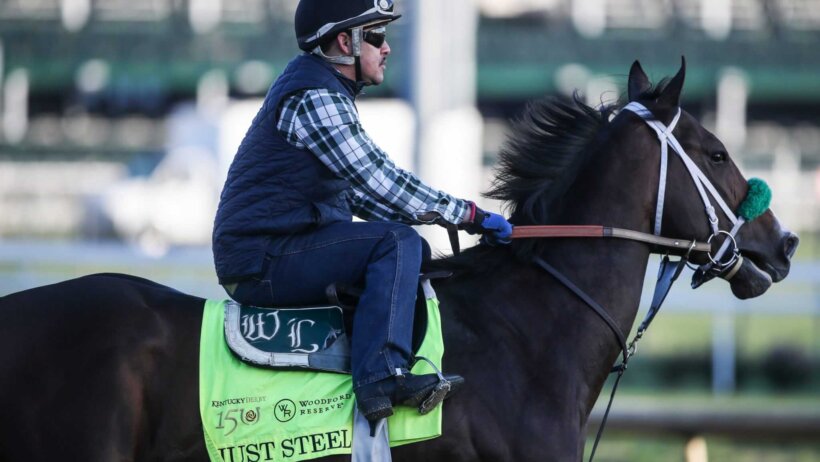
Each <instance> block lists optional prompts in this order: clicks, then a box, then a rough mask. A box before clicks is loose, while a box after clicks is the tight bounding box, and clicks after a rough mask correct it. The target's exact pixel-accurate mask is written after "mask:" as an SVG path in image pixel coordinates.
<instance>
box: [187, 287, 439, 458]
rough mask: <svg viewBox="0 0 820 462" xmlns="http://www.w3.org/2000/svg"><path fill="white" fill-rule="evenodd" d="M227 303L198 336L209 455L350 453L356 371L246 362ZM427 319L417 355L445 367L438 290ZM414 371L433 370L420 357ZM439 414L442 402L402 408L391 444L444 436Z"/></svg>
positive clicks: (213, 305)
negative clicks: (229, 330)
mask: <svg viewBox="0 0 820 462" xmlns="http://www.w3.org/2000/svg"><path fill="white" fill-rule="evenodd" d="M428 284H429V282H428ZM430 292H432V291H430ZM224 304H225V302H224V301H215V300H208V301H207V302H206V303H205V310H204V313H203V318H202V334H201V339H200V355H199V383H200V385H199V388H200V393H199V408H200V415H201V417H202V426H203V429H204V433H205V443H206V446H207V448H208V453H209V455H210V457H211V460H212V461H220V462H239V461H242V462H257V461H258V462H263V461H286V460H287V461H300V460H309V459H314V458H317V457H324V456H329V455H333V454H350V453H351V446H352V441H353V410H354V407H355V396H354V394H353V384H352V380H351V377H350V376H349V375H345V374H336V373H327V372H313V371H305V372H302V371H275V370H271V369H263V368H259V367H254V366H251V365H249V364H246V363H244V362H242V361H241V360H239V359H238V358H237V357H236V356H235V355H233V354H232V353H231V351H230V350H229V349H228V346H227V345H226V343H225V338H224V329H223V324H224V317H225V306H224ZM427 317H428V322H427V332H426V335H425V338H424V341H423V342H422V344H421V347H420V348H419V351H418V355H419V356H424V357H426V358H428V359H430V360H431V361H433V362H434V363H435V364H436V366H437V367H439V368H440V367H441V358H442V355H443V353H444V342H443V340H442V336H441V318H440V315H439V311H438V301H437V300H436V298H435V296H431V297H430V298H428V299H427ZM412 372H413V373H414V374H429V373H433V372H434V371H433V369H432V368H431V367H430V366H429V365H428V364H427V363H426V362H425V361H418V362H417V363H416V364H415V366H414V367H413V370H412ZM441 418H442V406H438V407H437V408H436V409H434V410H433V411H432V412H430V413H429V414H426V415H420V414H419V413H418V411H417V410H416V409H410V408H406V407H397V408H396V409H395V414H394V415H393V416H391V417H390V418H389V419H388V432H389V435H390V445H391V446H399V445H403V444H409V443H413V442H417V441H423V440H426V439H431V438H435V437H437V436H440V435H441Z"/></svg>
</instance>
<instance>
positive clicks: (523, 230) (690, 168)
mask: <svg viewBox="0 0 820 462" xmlns="http://www.w3.org/2000/svg"><path fill="white" fill-rule="evenodd" d="M623 110H627V111H630V112H633V113H634V114H636V115H637V116H638V117H640V118H641V119H642V120H643V121H644V122H646V124H647V125H649V127H650V128H652V130H653V131H654V132H655V134H656V135H657V136H658V141H659V142H660V148H661V149H660V151H661V152H660V156H661V159H660V160H661V162H660V175H659V180H658V202H657V204H656V205H655V222H654V224H653V225H654V226H653V233H652V234H648V233H644V232H640V231H634V230H626V229H620V228H612V227H605V226H597V225H593V226H589V225H586V226H566V225H560V226H555V225H549V226H515V227H514V228H513V232H512V238H513V239H526V238H555V237H571V238H619V239H628V240H633V241H638V242H642V243H645V244H648V245H650V246H652V247H653V249H652V251H653V252H655V253H658V252H656V250H657V249H659V248H664V249H666V252H661V253H665V255H664V256H663V258H662V259H661V263H660V268H659V270H658V279H657V282H656V285H655V292H654V294H653V296H652V302H651V304H650V306H649V309H648V311H647V313H646V316H645V317H644V319H643V321H642V322H641V324H640V326H639V327H638V330H637V332H636V333H635V337H634V338H633V339H632V341H631V342H629V344H627V342H626V337H625V336H624V334H623V332H622V331H621V329H620V327H618V325H617V324H616V323H615V321H614V320H613V319H612V317H611V316H610V315H609V314H608V312H607V311H606V310H605V309H604V308H603V307H602V306H601V305H600V304H599V303H598V302H596V301H595V300H594V299H592V298H591V297H590V296H589V295H587V294H586V292H584V291H583V290H582V289H580V288H579V287H578V286H577V285H575V284H574V283H573V282H572V281H571V280H569V278H567V277H566V276H564V275H563V274H562V273H561V272H560V271H558V270H557V269H555V268H554V267H553V266H552V265H550V264H549V263H547V262H546V261H544V259H543V258H541V257H540V256H534V257H533V259H532V260H533V263H534V264H535V265H537V266H539V267H540V268H541V269H543V270H544V271H546V272H547V273H549V274H550V275H552V277H554V278H555V279H557V280H558V281H559V282H561V283H562V284H563V285H564V286H565V287H567V288H568V289H569V290H570V291H571V292H573V293H574V294H575V295H576V296H577V297H578V298H579V299H581V300H582V301H583V302H584V303H585V304H586V305H587V306H589V307H590V308H591V309H592V310H593V311H594V312H595V314H596V315H598V317H600V318H601V319H602V320H603V321H604V322H605V323H606V324H607V326H609V328H610V330H611V331H612V332H613V333H614V334H615V337H616V339H617V341H618V344H619V345H620V353H621V354H622V359H621V363H620V364H618V365H616V366H614V367H613V368H612V370H611V372H613V373H617V374H618V375H617V377H616V380H615V384H614V386H613V387H612V392H611V394H610V397H609V404H608V405H607V407H606V411H605V412H604V416H603V419H602V420H601V424H600V426H599V427H598V434H597V435H596V437H595V444H594V445H593V447H592V452H591V454H590V457H589V460H590V461H592V459H593V457H595V451H596V449H597V448H598V443H599V441H600V439H601V435H602V434H603V430H604V427H605V425H606V421H607V417H608V416H609V411H610V409H611V407H612V402H613V400H614V398H615V392H616V391H617V389H618V384H619V383H620V380H621V377H622V376H623V374H624V372H625V371H626V368H627V364H628V362H629V359H630V358H631V357H632V356H634V355H635V353H636V352H637V349H638V342H639V341H640V340H641V338H642V337H643V335H644V333H645V332H646V330H647V329H648V328H649V325H650V324H651V322H652V320H653V319H654V318H655V316H656V315H657V313H658V311H659V310H660V307H661V305H662V304H663V302H664V300H665V299H666V296H667V294H668V293H669V290H670V289H671V288H672V284H673V283H674V282H675V281H676V280H677V278H678V276H680V273H681V271H682V270H683V268H684V266H687V265H689V256H690V255H691V253H692V252H703V253H705V254H706V255H707V257H708V260H709V261H708V262H707V263H705V264H703V265H701V266H699V267H695V274H694V275H693V277H692V287H693V288H697V287H698V286H700V285H701V284H703V283H704V282H706V281H708V280H710V279H712V278H714V277H717V276H719V277H721V278H723V279H726V280H729V279H731V278H732V277H733V276H734V275H735V274H736V273H737V271H738V270H739V268H740V267H741V266H742V264H743V257H742V256H741V255H740V250H739V248H738V246H737V242H736V240H735V237H736V236H737V233H738V231H739V230H740V228H741V226H743V224H744V223H746V221H747V220H748V221H751V220H753V219H754V218H755V216H757V215H754V213H757V214H758V215H759V213H762V211H763V210H765V209H766V208H768V202H766V205H765V206H764V207H762V210H759V211H758V212H754V213H751V214H749V217H748V218H744V216H743V212H741V213H739V215H740V216H736V215H735V213H734V212H733V211H732V209H731V208H729V206H728V205H727V204H726V202H725V201H724V200H723V198H722V197H721V196H720V194H719V193H718V192H717V189H715V187H714V185H712V183H711V181H709V179H708V178H707V177H706V175H705V174H704V173H703V171H701V169H700V168H699V167H698V166H697V165H696V164H695V162H694V161H693V160H692V158H691V157H689V155H688V154H687V153H686V151H685V150H684V149H683V146H681V144H680V142H679V141H678V139H677V138H676V137H675V135H674V134H673V131H674V130H675V127H677V125H678V122H679V121H680V117H681V114H682V111H681V109H680V108H677V112H676V113H675V117H674V118H673V119H672V121H671V122H670V123H669V125H668V126H667V125H664V124H663V122H661V121H659V120H658V119H657V118H656V117H655V116H654V114H652V112H651V111H650V110H649V109H647V108H646V107H645V106H644V105H642V104H640V103H637V102H631V103H629V104H627V105H626V106H625V107H624V108H623ZM670 146H671V147H672V150H673V151H674V152H675V153H676V154H677V155H678V157H679V158H680V159H681V161H682V162H683V165H684V166H685V167H686V171H687V172H688V173H689V176H690V177H691V178H692V181H693V183H694V184H695V187H696V189H697V191H698V194H699V195H700V198H701V201H702V202H703V206H704V211H705V213H706V218H707V220H708V222H709V227H710V229H711V231H712V234H711V235H710V237H709V238H708V239H707V241H706V242H698V241H696V240H691V241H690V240H686V239H673V238H668V237H663V236H661V224H662V222H663V213H664V203H665V199H666V183H667V171H668V165H669V147H670ZM750 185H751V182H750ZM766 188H768V186H766ZM750 189H751V188H750ZM769 192H770V191H769ZM710 196H711V198H710ZM770 198H771V197H770V196H769V198H768V199H770ZM748 199H749V197H748V196H747V198H746V199H745V200H744V202H745V201H746V200H748ZM713 200H714V202H715V203H716V204H717V205H718V207H720V209H721V210H722V211H723V213H724V214H725V215H726V217H727V218H728V220H729V221H730V222H731V224H732V228H731V230H730V231H724V230H721V229H720V226H719V219H718V217H717V214H716V209H715V207H714V206H713V205H712V201H713ZM742 207H743V204H741V208H742ZM758 208H760V207H758ZM448 231H449V232H450V243H451V245H452V248H453V252H454V253H455V254H458V253H459V245H458V237H457V234H456V231H455V227H450V228H448ZM719 235H724V236H726V239H725V240H724V241H723V244H721V246H720V248H719V249H718V251H717V252H716V253H715V254H714V255H712V253H711V248H712V246H711V244H712V240H713V239H714V238H715V237H717V236H719ZM730 248H731V250H730ZM670 249H671V250H677V251H678V252H677V253H680V252H681V251H683V252H684V253H683V255H682V256H681V257H680V259H679V260H677V261H672V260H671V259H670V258H669V251H670ZM727 252H728V254H727ZM727 255H728V259H724V256H727Z"/></svg>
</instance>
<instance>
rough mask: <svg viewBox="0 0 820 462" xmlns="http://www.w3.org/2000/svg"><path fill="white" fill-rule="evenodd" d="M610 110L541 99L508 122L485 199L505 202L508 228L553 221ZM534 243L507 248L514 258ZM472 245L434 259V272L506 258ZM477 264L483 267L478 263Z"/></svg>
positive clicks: (523, 255)
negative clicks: (505, 137)
mask: <svg viewBox="0 0 820 462" xmlns="http://www.w3.org/2000/svg"><path fill="white" fill-rule="evenodd" d="M613 110H614V108H613V107H611V106H605V107H603V108H601V109H595V108H592V107H590V106H588V105H586V104H584V103H583V102H582V101H581V100H580V98H579V97H578V95H575V96H573V97H572V98H566V97H562V98H545V99H541V100H537V101H534V102H532V103H530V104H528V105H527V107H526V109H525V110H524V112H523V114H522V115H521V116H519V117H518V118H517V119H515V120H513V123H512V127H511V131H510V133H509V136H508V137H507V141H506V142H505V144H504V146H503V147H502V148H501V151H500V152H499V160H498V166H497V167H496V177H495V180H494V181H493V184H492V187H491V189H490V190H489V191H488V192H487V193H486V194H485V196H486V197H489V198H492V199H497V200H500V201H503V202H504V203H505V207H506V208H507V209H508V210H509V211H510V222H511V223H513V224H514V225H529V224H547V223H551V222H553V221H554V220H555V219H556V218H557V215H558V214H559V213H560V209H561V207H563V205H564V204H563V201H561V200H560V199H561V198H562V197H563V196H564V194H566V192H567V190H568V189H569V187H570V186H571V185H572V183H573V181H574V180H575V178H576V177H577V176H578V174H579V172H580V170H581V168H582V167H583V166H584V165H585V164H586V163H587V161H588V160H589V158H590V155H591V153H592V152H593V151H594V149H593V145H594V141H595V138H596V135H597V134H598V133H599V132H600V131H601V130H602V129H603V128H604V127H606V126H607V124H608V123H609V122H608V121H609V116H610V114H612V112H613ZM541 245H543V241H542V240H539V239H523V240H520V241H515V242H513V245H512V246H511V247H512V248H513V250H514V252H515V254H516V255H517V256H518V257H519V258H520V259H527V258H529V257H530V256H532V255H533V254H534V253H540V249H539V248H538V247H539V246H541ZM493 250H494V249H493V248H491V247H489V246H483V245H482V246H477V247H474V248H472V249H470V250H469V251H467V252H465V253H463V254H462V255H461V256H458V257H451V258H447V259H443V260H436V261H435V262H433V263H432V264H431V267H434V268H435V269H455V268H454V267H459V268H460V269H467V268H473V269H477V268H480V267H493V266H495V264H496V263H501V261H498V262H494V263H492V264H489V263H488V262H487V261H486V259H487V258H491V259H506V258H507V257H506V256H505V254H506V252H494V251H493ZM477 259H478V261H481V262H483V263H488V264H487V265H484V264H478V262H477Z"/></svg>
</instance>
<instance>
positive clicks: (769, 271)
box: [622, 61, 799, 298]
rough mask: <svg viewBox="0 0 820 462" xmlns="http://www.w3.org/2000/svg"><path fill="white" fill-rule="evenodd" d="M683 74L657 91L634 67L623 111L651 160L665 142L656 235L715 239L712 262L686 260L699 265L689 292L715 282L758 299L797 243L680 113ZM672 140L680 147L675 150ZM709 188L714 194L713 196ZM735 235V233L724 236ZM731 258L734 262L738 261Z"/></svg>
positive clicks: (760, 191) (718, 146)
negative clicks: (724, 281)
mask: <svg viewBox="0 0 820 462" xmlns="http://www.w3.org/2000/svg"><path fill="white" fill-rule="evenodd" d="M685 75H686V65H685V61H684V62H682V65H681V68H680V70H679V71H678V73H677V75H675V76H674V77H673V78H672V79H671V80H669V81H668V82H667V83H662V84H660V85H658V86H657V87H655V88H653V87H652V85H651V83H650V81H649V79H648V77H647V76H646V73H644V71H643V69H642V68H641V65H640V64H639V63H638V62H637V61H636V62H635V63H634V64H633V65H632V69H631V71H630V74H629V83H628V94H629V100H630V104H629V105H628V106H627V107H626V109H631V111H629V110H625V111H623V112H624V113H630V112H631V114H623V115H622V116H625V117H630V118H631V119H632V120H631V122H630V123H631V124H634V126H633V127H632V130H633V133H636V134H637V133H640V137H641V139H642V140H643V141H642V142H641V145H642V146H646V144H645V143H650V144H651V145H652V147H651V148H650V149H649V151H648V152H650V153H651V154H650V156H661V155H662V154H661V152H662V145H663V144H665V142H664V141H661V143H660V144H661V145H659V140H667V141H669V146H670V147H669V148H668V151H667V159H668V166H667V168H666V173H665V174H664V170H665V169H664V167H663V165H661V168H660V170H661V175H660V177H661V182H663V181H664V178H663V177H664V176H666V182H665V187H660V188H659V189H658V194H657V195H656V197H655V199H656V201H657V200H658V199H660V201H659V202H660V203H661V204H662V205H661V206H658V207H654V210H653V212H654V213H653V216H652V217H651V223H652V228H653V229H655V230H657V228H658V227H659V226H660V230H661V231H660V232H661V234H662V235H664V236H668V237H675V238H687V239H698V240H709V239H711V240H712V254H711V255H710V256H707V255H704V254H702V253H701V254H695V253H693V254H692V255H691V256H690V260H691V261H693V262H694V263H697V264H699V265H704V266H701V271H699V272H696V274H695V278H696V279H694V280H693V285H699V284H700V283H702V282H703V281H705V280H708V279H709V278H710V276H714V275H717V276H720V277H722V278H724V279H728V280H729V283H730V284H731V287H732V292H733V293H734V294H735V296H737V297H738V298H750V297H756V296H758V295H761V294H763V293H764V292H765V291H766V290H767V289H768V288H769V287H770V286H771V284H772V282H778V281H780V280H782V279H783V278H785V277H786V275H787V274H788V273H789V266H790V259H791V257H792V255H793V254H794V252H795V250H796V248H797V244H798V242H799V240H798V238H797V236H796V235H794V234H793V233H790V232H788V231H785V230H784V229H783V228H782V227H781V226H780V223H779V222H778V220H777V218H775V216H774V214H773V213H772V212H771V210H768V198H766V197H765V196H766V193H769V194H770V192H769V191H768V187H767V186H765V184H764V183H762V182H756V183H752V184H753V185H754V186H755V187H753V188H751V189H750V187H749V184H750V183H749V182H748V181H747V180H746V178H744V176H743V175H742V174H741V173H740V170H739V169H738V167H737V165H735V163H734V162H733V161H732V159H731V157H730V156H729V154H728V152H727V149H726V147H725V146H724V145H723V143H721V141H720V140H719V139H718V138H717V137H716V136H715V135H714V134H712V133H710V132H709V131H708V130H706V129H705V128H704V127H703V126H702V125H701V124H700V123H699V122H698V121H697V120H696V119H695V118H694V117H692V116H691V115H690V114H689V113H687V112H686V111H683V110H680V109H679V108H680V96H681V91H682V89H683V84H684V79H685ZM645 110H648V111H645ZM652 124H654V127H653V126H652ZM670 126H672V128H673V130H672V131H671V133H672V135H673V136H671V137H668V138H667V137H666V133H665V130H666V129H668V127H670ZM667 133H668V132H667ZM644 138H645V140H644ZM674 140H677V141H678V142H679V143H678V144H679V146H675V142H674ZM681 150H682V151H683V154H681V153H680V152H679V151H681ZM676 151H678V152H676ZM687 159H691V162H690V161H689V160H687ZM654 162H657V161H654ZM687 163H689V164H690V165H688V166H687ZM661 164H663V163H661ZM710 184H711V186H713V187H714V191H712V192H710V189H711V187H710V186H709V185H710ZM769 197H770V196H769ZM721 202H723V204H721ZM656 203H657V202H656ZM710 208H713V209H714V210H713V211H710V210H709V209H710ZM755 208H756V209H757V210H755ZM739 209H740V212H739ZM710 214H711V219H710ZM658 215H660V216H661V218H660V219H659V220H658V219H657V217H658ZM743 217H745V220H744V219H743ZM710 220H711V221H710ZM738 221H740V222H741V223H740V225H738ZM744 221H745V222H744ZM734 228H737V229H736V230H734ZM733 230H734V233H735V234H734V235H733V236H731V237H727V236H729V235H730V234H733ZM723 240H728V241H729V242H728V243H727V245H726V246H723V245H721V244H722V241H723ZM720 247H726V249H724V250H725V251H724V253H723V255H720V254H719V248H720ZM735 250H736V252H735ZM735 256H738V257H739V258H738V259H737V260H736V261H735V260H734V257H735Z"/></svg>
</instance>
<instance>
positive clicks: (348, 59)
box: [313, 27, 363, 83]
mask: <svg viewBox="0 0 820 462" xmlns="http://www.w3.org/2000/svg"><path fill="white" fill-rule="evenodd" d="M350 36H351V48H352V51H353V53H352V55H351V56H343V55H339V56H328V55H326V54H325V53H324V52H323V51H322V47H320V46H317V47H316V48H314V49H313V53H314V54H315V55H317V56H320V57H321V58H322V59H324V60H325V61H327V62H329V63H333V64H340V65H343V66H355V68H356V82H357V83H360V82H362V78H363V77H362V61H361V55H362V28H361V27H354V28H353V29H351V30H350ZM362 83H363V82H362Z"/></svg>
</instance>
